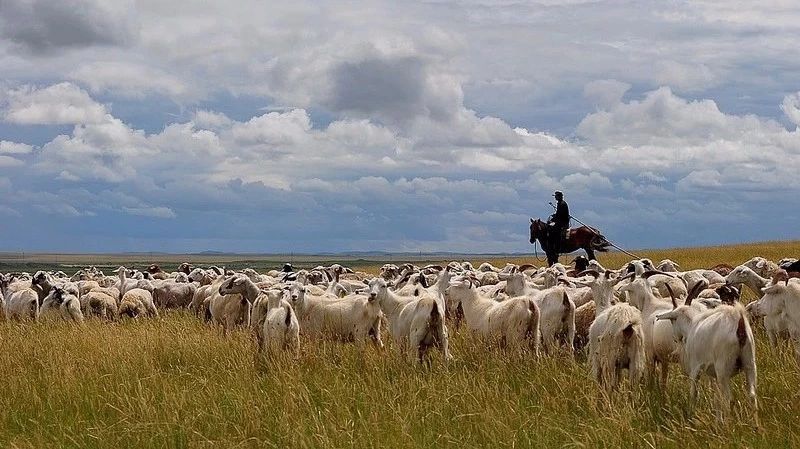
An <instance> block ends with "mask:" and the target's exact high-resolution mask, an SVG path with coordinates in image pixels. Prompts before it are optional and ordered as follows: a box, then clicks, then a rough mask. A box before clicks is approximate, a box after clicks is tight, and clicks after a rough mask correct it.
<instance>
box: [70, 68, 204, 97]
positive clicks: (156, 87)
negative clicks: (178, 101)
mask: <svg viewBox="0 0 800 449" xmlns="http://www.w3.org/2000/svg"><path fill="white" fill-rule="evenodd" d="M67 76H68V77H69V78H70V79H72V80H74V81H78V82H80V83H82V84H83V85H85V86H88V87H89V89H90V90H91V91H92V92H94V93H104V92H114V93H115V94H116V95H120V96H125V97H133V98H140V97H142V96H144V95H146V94H159V95H165V96H168V97H171V98H183V97H186V96H187V95H188V94H189V88H188V86H187V85H186V84H185V83H184V81H183V80H181V79H180V78H179V77H176V76H174V75H171V74H169V73H167V72H165V71H163V70H160V69H157V68H153V67H147V66H144V65H141V64H136V63H130V62H121V61H114V62H110V61H102V62H101V61H98V62H92V63H89V64H85V65H82V66H81V67H79V68H78V69H76V70H74V71H73V72H70V73H69V74H68V75H67Z"/></svg>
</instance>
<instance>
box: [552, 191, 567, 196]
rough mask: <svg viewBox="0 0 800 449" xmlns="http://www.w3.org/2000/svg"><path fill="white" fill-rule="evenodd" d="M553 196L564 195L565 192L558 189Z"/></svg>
mask: <svg viewBox="0 0 800 449" xmlns="http://www.w3.org/2000/svg"><path fill="white" fill-rule="evenodd" d="M553 196H564V192H562V191H560V190H556V191H555V193H553Z"/></svg>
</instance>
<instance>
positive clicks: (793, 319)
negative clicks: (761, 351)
mask: <svg viewBox="0 0 800 449" xmlns="http://www.w3.org/2000/svg"><path fill="white" fill-rule="evenodd" d="M747 310H748V311H749V312H750V313H751V314H752V315H753V316H763V317H764V327H766V328H767V335H768V336H769V340H770V343H771V344H772V345H775V344H777V339H778V336H779V335H780V334H782V333H783V332H784V331H788V333H789V337H790V338H791V339H792V340H794V343H795V356H796V358H797V361H798V363H800V284H799V283H797V282H788V283H786V284H780V283H779V284H775V285H771V286H769V287H767V288H765V289H764V296H762V297H761V298H760V299H759V300H757V301H753V302H751V303H750V304H748V305H747Z"/></svg>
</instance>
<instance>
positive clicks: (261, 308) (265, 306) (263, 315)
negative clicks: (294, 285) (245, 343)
mask: <svg viewBox="0 0 800 449" xmlns="http://www.w3.org/2000/svg"><path fill="white" fill-rule="evenodd" d="M283 296H284V290H283V289H282V288H281V289H275V288H273V289H269V290H261V293H259V295H258V296H257V297H256V299H255V300H254V301H253V306H252V307H251V308H250V309H251V310H250V327H251V328H252V329H253V332H254V333H255V334H256V338H261V337H262V335H261V331H262V328H263V327H264V320H266V319H267V312H269V309H270V307H271V306H274V305H276V304H277V303H278V301H280V299H281V298H282V297H283Z"/></svg>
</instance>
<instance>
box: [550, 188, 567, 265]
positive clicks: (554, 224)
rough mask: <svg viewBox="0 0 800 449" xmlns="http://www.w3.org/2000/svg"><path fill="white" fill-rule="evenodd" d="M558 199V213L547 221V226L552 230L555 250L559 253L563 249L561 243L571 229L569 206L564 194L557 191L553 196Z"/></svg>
mask: <svg viewBox="0 0 800 449" xmlns="http://www.w3.org/2000/svg"><path fill="white" fill-rule="evenodd" d="M553 197H555V199H556V206H555V207H556V213H554V214H553V215H551V216H550V218H549V219H548V220H547V225H548V226H549V228H550V232H551V234H550V235H551V236H552V242H553V244H554V246H555V247H554V248H553V249H554V250H555V251H556V253H558V252H559V251H560V249H561V242H562V241H563V240H565V239H566V238H567V235H566V234H567V229H569V224H570V223H569V220H570V215H569V205H568V204H567V202H566V201H564V193H562V192H561V191H560V190H556V191H555V193H554V194H553Z"/></svg>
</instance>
